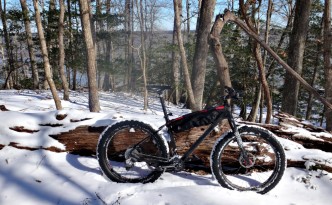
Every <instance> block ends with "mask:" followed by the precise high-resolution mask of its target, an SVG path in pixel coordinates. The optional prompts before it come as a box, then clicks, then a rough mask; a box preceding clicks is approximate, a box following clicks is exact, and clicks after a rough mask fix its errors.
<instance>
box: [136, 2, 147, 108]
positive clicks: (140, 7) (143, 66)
mask: <svg viewBox="0 0 332 205" xmlns="http://www.w3.org/2000/svg"><path fill="white" fill-rule="evenodd" d="M136 7H137V12H138V20H139V25H140V30H141V49H140V51H139V50H138V54H139V58H140V63H141V69H142V74H143V86H144V87H143V96H144V110H147V109H148V91H147V88H146V86H147V77H146V48H145V37H144V35H145V28H146V27H145V26H144V25H145V23H144V22H145V20H144V16H143V2H142V0H140V1H139V3H138V0H136Z"/></svg>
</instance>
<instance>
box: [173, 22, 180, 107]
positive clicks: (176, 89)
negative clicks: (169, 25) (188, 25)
mask: <svg viewBox="0 0 332 205" xmlns="http://www.w3.org/2000/svg"><path fill="white" fill-rule="evenodd" d="M175 24H176V22H175V18H174V28H173V40H172V41H173V45H174V48H173V50H172V74H173V95H172V99H173V103H174V104H175V105H177V104H178V103H179V102H180V54H179V50H178V49H176V48H178V47H179V45H178V40H177V31H176V29H175V27H176V26H175Z"/></svg>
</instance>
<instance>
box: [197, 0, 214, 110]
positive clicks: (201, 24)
mask: <svg viewBox="0 0 332 205" xmlns="http://www.w3.org/2000/svg"><path fill="white" fill-rule="evenodd" d="M215 5H216V1H215V0H209V1H202V6H201V9H200V17H199V19H198V21H197V23H198V30H197V31H196V32H197V36H196V37H197V38H196V46H195V54H194V62H193V72H192V85H193V91H194V97H195V103H196V104H195V109H196V110H199V109H201V108H202V103H203V93H204V85H205V72H206V59H207V54H208V51H209V44H208V37H209V33H210V31H211V21H212V16H213V12H214V7H215Z"/></svg>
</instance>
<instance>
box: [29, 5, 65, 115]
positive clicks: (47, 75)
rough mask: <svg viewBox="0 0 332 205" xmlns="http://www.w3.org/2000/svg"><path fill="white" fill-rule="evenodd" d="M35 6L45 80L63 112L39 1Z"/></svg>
mask: <svg viewBox="0 0 332 205" xmlns="http://www.w3.org/2000/svg"><path fill="white" fill-rule="evenodd" d="M33 6H34V8H35V18H36V25H37V30H38V35H39V42H40V48H41V52H42V54H43V60H44V70H45V78H46V81H47V83H48V85H49V86H50V90H51V92H52V95H53V99H54V102H55V106H56V109H57V110H62V106H61V100H60V98H59V96H58V93H57V90H56V87H55V84H54V81H53V79H52V77H51V76H52V75H51V65H50V61H49V59H48V52H47V46H46V41H45V37H44V31H43V26H42V22H41V18H40V12H39V8H38V0H33Z"/></svg>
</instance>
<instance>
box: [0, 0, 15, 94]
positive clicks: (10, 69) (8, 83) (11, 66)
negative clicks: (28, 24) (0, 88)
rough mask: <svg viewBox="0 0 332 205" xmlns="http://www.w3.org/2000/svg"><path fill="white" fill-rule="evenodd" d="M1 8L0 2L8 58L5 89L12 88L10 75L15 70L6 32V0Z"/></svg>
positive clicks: (11, 49) (0, 3)
mask: <svg viewBox="0 0 332 205" xmlns="http://www.w3.org/2000/svg"><path fill="white" fill-rule="evenodd" d="M3 4H4V5H3V8H2V2H1V1H0V15H1V21H2V30H3V35H4V39H5V46H6V53H7V58H8V70H7V72H6V73H7V77H6V80H5V83H4V87H5V88H9V89H10V88H12V87H13V85H12V80H11V74H12V73H13V72H14V70H15V66H14V55H13V48H12V45H11V43H10V38H9V34H8V30H7V18H6V0H4V3H3Z"/></svg>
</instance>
